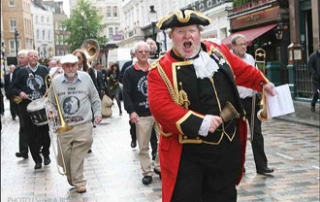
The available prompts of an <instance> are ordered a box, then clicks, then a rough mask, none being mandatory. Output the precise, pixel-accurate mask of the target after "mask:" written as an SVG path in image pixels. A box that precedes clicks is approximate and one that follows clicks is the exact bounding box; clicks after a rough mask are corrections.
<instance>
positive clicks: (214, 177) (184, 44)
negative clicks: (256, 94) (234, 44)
mask: <svg viewBox="0 0 320 202" xmlns="http://www.w3.org/2000/svg"><path fill="white" fill-rule="evenodd" d="M209 23H210V19H209V18H207V17H206V16H205V15H203V14H202V13H200V12H198V11H193V10H178V11H175V12H173V13H172V14H169V15H167V16H165V17H163V18H162V19H160V20H159V21H158V23H157V27H158V28H159V29H165V30H167V33H168V35H169V37H170V38H171V39H172V44H173V48H172V49H171V50H169V51H168V52H167V53H166V54H165V55H164V56H163V57H161V58H160V59H159V60H157V61H156V62H154V63H153V64H152V66H151V67H150V72H149V74H148V99H149V105H150V110H151V113H152V115H153V116H154V118H155V119H156V122H157V124H156V128H157V129H158V130H159V131H160V133H161V137H160V143H159V156H160V166H161V175H162V201H163V202H199V201H201V202H211V201H236V200H237V190H236V185H237V184H238V183H239V182H240V180H241V177H242V170H243V163H244V157H245V147H246V137H247V126H246V120H245V113H244V111H243V109H242V106H241V104H240V98H239V94H238V91H237V87H236V85H242V86H246V87H248V88H252V89H254V90H257V91H262V89H263V88H264V89H265V91H266V92H267V93H269V94H271V95H274V91H273V88H274V85H273V84H272V83H270V82H269V81H268V80H267V79H266V78H265V77H264V76H263V74H262V73H261V72H260V71H259V70H257V69H256V68H247V67H248V66H250V65H249V64H247V63H245V62H243V61H242V60H241V59H240V58H239V57H237V56H236V55H234V54H232V53H231V52H230V51H229V49H228V47H227V46H226V45H224V44H221V43H220V41H219V40H216V39H212V40H207V41H201V39H200V31H201V30H202V26H206V25H208V24H209ZM245 69H246V70H245ZM225 111H228V112H232V113H230V114H231V115H230V116H225V113H224V112H225Z"/></svg>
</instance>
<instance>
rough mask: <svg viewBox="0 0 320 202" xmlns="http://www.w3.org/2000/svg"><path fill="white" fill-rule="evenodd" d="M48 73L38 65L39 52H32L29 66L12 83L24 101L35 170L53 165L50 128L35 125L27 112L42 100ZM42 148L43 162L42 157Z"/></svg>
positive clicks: (26, 127)
mask: <svg viewBox="0 0 320 202" xmlns="http://www.w3.org/2000/svg"><path fill="white" fill-rule="evenodd" d="M48 73H49V72H48V69H47V68H46V67H45V66H43V65H40V64H39V63H38V52H37V51H35V50H30V51H29V53H28V66H27V67H26V68H22V69H20V70H19V71H18V72H17V75H16V76H15V78H14V80H13V82H12V92H13V94H14V95H16V96H19V97H20V98H21V99H22V101H21V103H20V106H21V117H22V119H23V120H24V121H25V132H26V133H27V136H28V144H29V148H30V152H31V155H32V158H33V160H34V162H35V166H34V169H40V168H41V167H42V162H43V163H44V165H49V164H50V163H51V160H50V157H49V147H50V138H49V128H48V124H44V125H42V126H37V125H35V124H34V123H33V122H32V120H31V117H30V114H29V113H28V111H27V106H28V105H29V104H30V103H31V102H32V101H33V100H37V99H42V97H43V95H44V94H45V91H46V85H45V77H46V76H47V75H48ZM39 110H41V109H39ZM44 116H45V114H44ZM38 121H43V120H38ZM41 147H42V155H43V157H44V159H43V160H42V157H41V156H40V148H41Z"/></svg>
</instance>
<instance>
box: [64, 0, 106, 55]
mask: <svg viewBox="0 0 320 202" xmlns="http://www.w3.org/2000/svg"><path fill="white" fill-rule="evenodd" d="M102 18H103V16H102V15H99V14H98V12H97V11H96V10H95V9H93V8H91V6H90V3H89V2H87V1H86V0H79V1H78V5H77V6H76V7H75V8H74V9H73V10H72V15H71V17H70V18H69V19H66V20H64V21H63V22H62V25H63V27H65V29H66V31H67V32H68V33H69V34H70V35H69V37H68V38H65V39H64V40H63V41H64V43H67V44H68V46H69V51H71V52H72V51H74V50H75V49H77V48H80V47H81V44H82V43H83V42H84V41H85V40H87V39H94V40H96V41H97V42H98V43H99V44H100V46H101V45H104V43H106V41H107V39H106V37H105V36H100V34H101V32H102V31H103V29H104V28H105V27H106V24H101V22H100V21H101V19H102Z"/></svg>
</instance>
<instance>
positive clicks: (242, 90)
mask: <svg viewBox="0 0 320 202" xmlns="http://www.w3.org/2000/svg"><path fill="white" fill-rule="evenodd" d="M242 60H243V61H245V62H246V63H248V64H250V65H253V66H255V63H256V62H255V60H254V58H253V57H252V55H250V54H248V53H246V54H245V55H244V57H243V58H242ZM237 88H238V91H239V95H240V98H241V99H244V98H247V97H252V95H253V92H254V91H253V90H252V89H251V88H246V87H243V86H237Z"/></svg>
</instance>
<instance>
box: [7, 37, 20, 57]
mask: <svg viewBox="0 0 320 202" xmlns="http://www.w3.org/2000/svg"><path fill="white" fill-rule="evenodd" d="M9 46H10V47H9V49H10V50H9V52H10V54H16V53H17V52H16V50H19V47H20V42H19V40H17V47H18V49H16V42H15V40H9Z"/></svg>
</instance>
